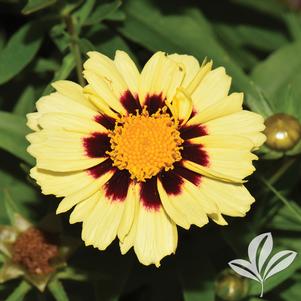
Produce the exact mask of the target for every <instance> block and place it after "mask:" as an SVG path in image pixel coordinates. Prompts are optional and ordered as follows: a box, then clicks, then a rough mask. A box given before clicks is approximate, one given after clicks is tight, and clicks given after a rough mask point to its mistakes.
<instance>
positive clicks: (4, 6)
mask: <svg viewBox="0 0 301 301" xmlns="http://www.w3.org/2000/svg"><path fill="white" fill-rule="evenodd" d="M118 49H121V50H124V51H126V52H128V53H129V54H130V56H131V57H132V58H133V59H134V60H135V62H136V63H137V64H138V65H139V66H143V64H144V63H145V62H146V61H147V60H148V59H149V57H150V56H151V54H152V53H153V52H155V51H157V50H162V51H166V52H168V53H175V52H176V53H181V54H191V55H194V56H195V57H196V58H198V60H199V61H200V62H202V61H203V60H204V59H205V58H206V57H207V58H208V59H212V60H213V62H214V67H218V66H224V67H225V68H226V70H227V72H228V73H229V74H230V75H231V76H232V78H233V80H232V90H233V91H242V92H244V93H245V107H246V108H248V109H250V110H252V111H255V112H258V113H260V114H261V115H263V116H264V117H265V119H266V120H267V121H266V124H267V130H266V134H267V135H268V143H267V145H265V146H263V147H262V148H261V149H260V150H259V151H258V155H259V157H260V158H261V160H259V161H258V162H256V168H257V171H256V173H255V174H254V175H252V176H251V177H250V178H249V179H248V183H247V186H248V188H249V189H250V191H251V193H252V194H253V195H254V197H255V198H256V203H255V204H253V205H252V208H251V211H250V212H249V213H248V214H247V216H246V217H245V218H228V219H227V220H228V221H229V226H226V227H220V226H217V225H215V224H213V223H210V224H208V225H207V226H205V227H203V228H201V229H197V228H194V227H192V229H191V230H190V231H184V230H181V229H179V245H178V249H177V253H176V255H175V256H169V257H167V258H165V259H164V260H163V261H162V265H161V267H160V268H159V269H157V268H155V267H153V266H150V267H145V266H142V265H141V264H139V263H138V261H137V259H136V257H135V255H134V254H133V252H132V251H131V252H129V254H127V255H125V256H122V255H120V252H119V248H118V244H117V243H116V242H115V243H114V244H113V245H112V246H110V247H109V248H108V250H106V251H105V252H99V251H97V250H94V249H93V248H91V247H87V248H85V247H84V246H83V244H82V242H81V241H80V231H81V226H80V225H77V224H76V225H72V226H71V225H69V224H68V214H65V215H63V216H59V217H58V220H55V221H54V220H53V221H54V223H58V224H60V227H59V230H57V231H59V232H60V234H58V235H63V236H67V237H69V238H71V239H72V241H73V243H72V244H71V247H70V245H69V247H70V248H71V249H73V252H72V255H71V256H69V257H68V260H67V264H65V265H63V266H61V267H60V268H57V270H56V271H55V272H54V273H53V275H52V278H51V279H50V281H49V282H48V285H47V287H46V289H45V290H44V292H41V291H39V290H38V289H36V288H35V287H34V286H32V285H31V284H28V282H26V280H24V279H23V280H22V277H21V278H18V279H15V280H8V279H9V277H8V275H7V272H3V271H4V270H5V269H4V268H5V267H6V264H7V260H8V259H7V254H5V252H2V253H1V255H0V266H2V272H0V282H1V284H0V300H8V301H17V300H28V301H33V300H42V301H43V300H44V301H45V300H57V301H66V300H72V301H77V300H78V301H79V300H95V301H107V300H110V301H113V300H114V301H117V300H120V301H142V300H143V301H144V300H145V301H155V300H156V301H159V300H163V301H184V300H185V301H214V300H216V301H222V300H224V301H238V300H246V301H259V300H271V301H296V300H301V255H299V256H297V257H296V259H295V261H294V262H293V264H292V265H291V266H290V267H289V268H288V269H286V270H284V271H282V272H281V273H278V274H277V275H274V276H273V277H271V278H270V279H268V280H267V281H266V283H265V294H264V296H263V298H259V297H258V296H259V294H260V285H259V284H258V283H256V282H255V281H252V280H248V279H246V278H242V277H240V276H239V275H237V274H235V273H234V272H232V271H231V270H230V269H228V268H227V266H228V264H227V263H228V262H229V261H230V260H232V259H235V258H244V259H247V248H248V244H249V242H250V241H251V240H252V239H253V238H254V237H255V236H256V235H258V234H260V233H264V232H272V234H273V238H274V251H273V252H276V251H278V250H284V249H290V250H294V251H296V252H299V253H300V254H301V207H300V206H301V201H300V200H301V191H300V173H301V169H300V153H301V142H300V136H301V130H300V127H301V126H300V123H299V122H300V119H301V1H300V0H282V1H281V0H224V1H219V0H212V1H206V0H205V1H190V0H188V1H180V0H174V1H171V0H169V1H168V0H167V1H159V0H152V1H151V0H127V1H121V0H118V1H96V0H87V1H84V0H71V1H63V0H28V1H25V0H24V1H19V0H0V224H1V225H0V232H1V229H4V228H5V225H6V227H7V226H8V225H11V224H12V223H13V221H12V219H11V218H10V217H11V212H19V213H20V214H21V215H22V216H23V217H24V218H26V219H27V220H28V221H30V222H31V223H33V224H38V223H39V222H40V221H41V220H42V219H43V218H44V217H45V216H47V215H48V214H49V213H51V212H52V213H53V212H55V208H56V206H57V204H58V200H57V199H56V198H54V197H51V196H47V197H46V196H44V195H42V194H41V193H40V190H39V188H38V187H37V186H36V185H35V183H34V182H33V181H32V180H31V179H30V178H29V177H28V171H29V169H30V168H31V166H33V165H34V160H33V158H32V157H31V156H30V155H29V154H27V152H26V147H27V142H26V140H25V135H26V134H27V133H28V132H29V129H28V128H27V127H26V125H25V124H26V119H25V116H26V114H27V113H29V112H32V111H34V110H35V102H36V101H37V100H38V99H39V98H40V97H41V96H42V95H45V94H48V93H50V92H51V91H52V88H51V86H50V85H49V84H50V83H51V82H52V81H55V80H59V79H70V80H73V81H77V82H80V83H81V82H82V77H81V64H82V62H83V61H84V60H85V59H86V58H87V57H86V53H87V51H90V50H97V51H100V52H102V53H104V54H106V55H108V56H110V57H111V58H113V57H114V53H115V51H116V50H118ZM279 133H282V136H281V134H280V136H279ZM283 133H285V135H286V136H285V137H286V138H285V139H280V140H279V137H280V138H281V137H283ZM52 218H53V219H55V218H54V217H52ZM5 229H6V228H5ZM1 240H4V236H3V235H2V236H1V234H0V252H1V251H3V247H1V246H2V245H1ZM63 240H64V239H62V240H61V241H63ZM0 271H1V270H0Z"/></svg>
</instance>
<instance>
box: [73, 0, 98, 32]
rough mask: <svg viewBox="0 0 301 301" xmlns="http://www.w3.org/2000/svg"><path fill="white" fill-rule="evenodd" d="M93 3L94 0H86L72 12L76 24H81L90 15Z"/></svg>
mask: <svg viewBox="0 0 301 301" xmlns="http://www.w3.org/2000/svg"><path fill="white" fill-rule="evenodd" d="M94 4H95V0H87V1H85V2H84V4H83V5H82V6H81V7H80V8H79V9H78V10H76V12H74V14H73V15H74V17H75V18H76V19H77V22H78V24H79V25H80V26H81V25H82V24H83V23H84V22H85V21H86V20H87V18H88V17H89V16H90V14H91V12H92V10H93V7H94Z"/></svg>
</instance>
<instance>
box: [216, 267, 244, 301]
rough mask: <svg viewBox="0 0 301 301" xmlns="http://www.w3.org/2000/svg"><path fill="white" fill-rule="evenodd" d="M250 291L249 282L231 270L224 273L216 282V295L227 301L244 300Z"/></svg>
mask: <svg viewBox="0 0 301 301" xmlns="http://www.w3.org/2000/svg"><path fill="white" fill-rule="evenodd" d="M248 289H249V287H248V280H247V279H246V278H244V277H241V276H240V275H238V274H236V273H235V272H234V271H232V270H230V269H226V270H224V271H222V272H221V273H220V274H219V276H218V277H217V280H216V282H215V294H216V295H217V296H218V297H219V298H221V299H222V300H225V301H239V300H242V299H244V298H245V297H246V296H247V294H248Z"/></svg>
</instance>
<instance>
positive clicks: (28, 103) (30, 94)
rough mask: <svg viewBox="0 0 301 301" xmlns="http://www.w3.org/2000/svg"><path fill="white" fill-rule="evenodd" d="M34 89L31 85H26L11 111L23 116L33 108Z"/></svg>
mask: <svg viewBox="0 0 301 301" xmlns="http://www.w3.org/2000/svg"><path fill="white" fill-rule="evenodd" d="M34 104H35V90H34V88H33V87H32V86H28V87H26V88H25V90H24V91H23V93H22V95H21V97H20V99H19V100H18V102H17V103H16V105H15V107H14V110H13V113H14V114H16V115H20V116H25V115H26V114H27V113H30V112H32V111H33V109H34Z"/></svg>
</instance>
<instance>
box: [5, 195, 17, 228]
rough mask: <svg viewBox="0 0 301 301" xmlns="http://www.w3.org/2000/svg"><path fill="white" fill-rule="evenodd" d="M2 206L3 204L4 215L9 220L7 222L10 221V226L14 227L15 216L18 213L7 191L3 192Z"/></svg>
mask: <svg viewBox="0 0 301 301" xmlns="http://www.w3.org/2000/svg"><path fill="white" fill-rule="evenodd" d="M4 204H5V209H6V213H7V216H8V218H9V221H10V223H11V225H14V224H15V216H16V213H17V212H18V210H17V207H16V205H15V203H14V201H13V199H12V197H11V194H10V192H9V191H8V190H7V189H5V190H4Z"/></svg>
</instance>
